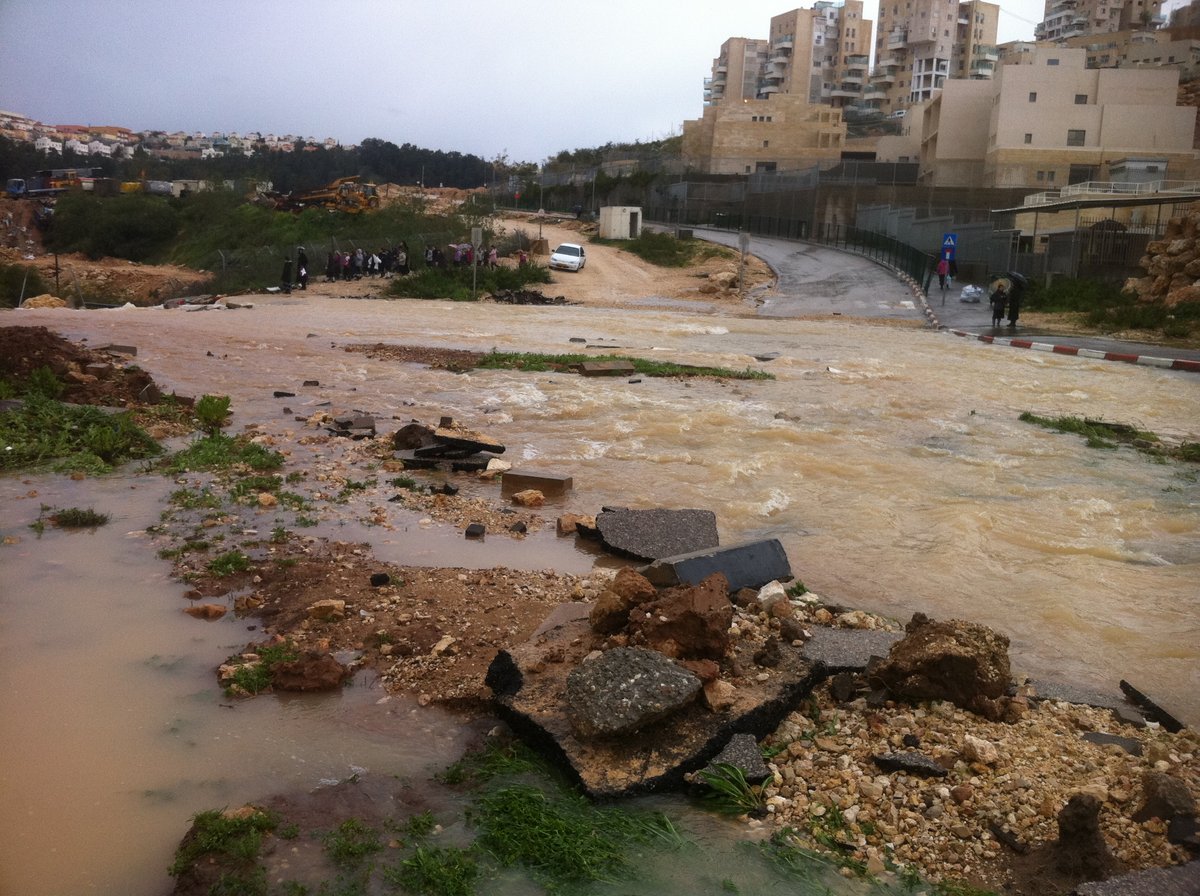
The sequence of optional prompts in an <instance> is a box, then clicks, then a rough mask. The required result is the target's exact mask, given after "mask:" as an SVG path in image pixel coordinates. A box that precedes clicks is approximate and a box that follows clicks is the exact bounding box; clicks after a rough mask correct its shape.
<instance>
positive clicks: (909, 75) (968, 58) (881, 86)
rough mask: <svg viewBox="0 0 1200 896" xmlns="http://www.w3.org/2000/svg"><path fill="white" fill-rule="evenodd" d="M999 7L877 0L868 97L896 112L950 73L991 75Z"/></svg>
mask: <svg viewBox="0 0 1200 896" xmlns="http://www.w3.org/2000/svg"><path fill="white" fill-rule="evenodd" d="M999 12H1000V8H999V6H998V5H997V4H995V3H986V2H984V0H967V2H965V3H959V2H957V0H880V4H879V20H878V25H877V32H876V35H875V68H874V69H873V71H872V73H871V79H870V86H869V87H868V89H867V92H866V100H867V103H868V104H869V105H871V106H873V107H875V108H877V109H879V110H880V111H881V112H884V113H886V114H889V115H900V114H901V113H902V112H906V111H907V109H908V108H909V107H910V106H912V105H913V104H915V103H922V102H926V101H928V100H931V99H932V98H933V96H934V91H936V90H939V89H940V88H941V87H942V85H943V84H944V83H945V82H946V80H947V79H949V78H952V77H954V78H976V79H987V78H990V77H991V76H992V73H993V71H994V69H995V67H996V65H997V63H998V60H999V53H998V50H997V48H996V29H997V25H998V22H999Z"/></svg>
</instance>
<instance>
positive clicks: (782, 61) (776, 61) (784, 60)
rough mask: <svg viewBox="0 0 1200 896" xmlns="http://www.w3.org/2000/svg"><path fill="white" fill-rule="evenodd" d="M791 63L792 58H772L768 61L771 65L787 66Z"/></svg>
mask: <svg viewBox="0 0 1200 896" xmlns="http://www.w3.org/2000/svg"><path fill="white" fill-rule="evenodd" d="M790 61H791V57H790V56H772V57H771V58H770V59H768V60H767V62H769V63H770V64H771V65H787V64H788V62H790Z"/></svg>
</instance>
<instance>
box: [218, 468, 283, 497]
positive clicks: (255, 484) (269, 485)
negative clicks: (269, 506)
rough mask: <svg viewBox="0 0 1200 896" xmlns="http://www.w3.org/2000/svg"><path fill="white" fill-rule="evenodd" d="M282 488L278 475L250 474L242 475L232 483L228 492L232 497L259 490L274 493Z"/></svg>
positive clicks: (249, 494) (245, 495) (252, 493)
mask: <svg viewBox="0 0 1200 896" xmlns="http://www.w3.org/2000/svg"><path fill="white" fill-rule="evenodd" d="M281 488H283V479H281V478H280V477H278V476H264V475H261V474H256V475H252V476H243V477H242V478H241V479H239V480H238V481H237V482H235V483H234V485H233V488H232V489H231V490H230V494H232V495H233V497H234V498H245V497H248V496H253V495H257V494H259V493H260V492H270V493H271V494H275V493H276V492H278V491H279V490H280V489H281Z"/></svg>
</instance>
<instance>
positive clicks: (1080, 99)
mask: <svg viewBox="0 0 1200 896" xmlns="http://www.w3.org/2000/svg"><path fill="white" fill-rule="evenodd" d="M1075 105H1076V106H1086V105H1087V94H1086V93H1077V94H1075Z"/></svg>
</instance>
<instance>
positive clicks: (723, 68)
mask: <svg viewBox="0 0 1200 896" xmlns="http://www.w3.org/2000/svg"><path fill="white" fill-rule="evenodd" d="M728 71H729V66H727V65H718V66H716V67H714V68H713V73H714V74H717V75H723V74H725V73H726V72H728Z"/></svg>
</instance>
